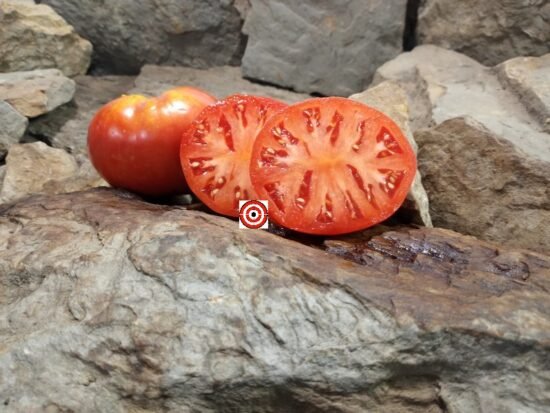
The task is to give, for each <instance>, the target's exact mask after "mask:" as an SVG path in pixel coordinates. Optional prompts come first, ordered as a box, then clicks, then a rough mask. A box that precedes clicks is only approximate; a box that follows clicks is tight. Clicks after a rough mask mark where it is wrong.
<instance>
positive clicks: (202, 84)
mask: <svg viewBox="0 0 550 413" xmlns="http://www.w3.org/2000/svg"><path fill="white" fill-rule="evenodd" d="M184 85H189V86H195V87H198V88H200V89H204V90H206V91H208V92H209V93H210V94H212V95H214V96H216V97H218V98H220V99H222V98H224V97H227V96H229V95H232V94H234V93H248V94H251V95H261V96H269V97H272V98H275V99H279V100H282V101H283V102H287V103H295V102H299V101H301V100H304V99H307V98H310V97H311V96H310V95H307V94H303V93H295V92H291V91H288V90H284V89H279V88H276V87H272V86H266V85H260V84H258V83H252V82H250V81H248V80H246V79H243V78H242V75H241V71H240V70H239V68H237V67H231V66H223V67H213V68H211V69H207V70H200V69H192V68H186V67H161V66H153V65H148V66H145V67H143V69H142V70H141V73H140V74H139V76H138V77H137V78H136V88H135V89H134V90H133V91H132V92H134V93H143V94H147V95H158V94H160V93H162V92H164V91H166V90H168V89H170V88H173V87H175V86H184Z"/></svg>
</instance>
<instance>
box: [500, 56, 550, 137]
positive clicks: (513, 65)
mask: <svg viewBox="0 0 550 413" xmlns="http://www.w3.org/2000/svg"><path fill="white" fill-rule="evenodd" d="M497 71H498V76H499V79H500V81H501V83H502V84H503V85H505V86H507V87H509V88H510V89H512V90H513V91H514V93H515V94H516V95H517V96H519V97H520V99H521V101H522V103H523V105H524V106H525V107H526V108H527V109H528V110H529V111H530V112H531V113H532V114H533V115H534V116H536V117H537V119H538V120H539V122H540V123H541V124H542V125H543V128H544V130H545V131H546V132H547V133H550V54H547V55H544V56H542V57H518V58H516V59H511V60H508V61H507V62H504V63H502V64H501V65H499V66H498V67H497Z"/></svg>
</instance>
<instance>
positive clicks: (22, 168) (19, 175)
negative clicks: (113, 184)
mask: <svg viewBox="0 0 550 413" xmlns="http://www.w3.org/2000/svg"><path fill="white" fill-rule="evenodd" d="M79 161H80V162H77V160H76V159H75V158H74V157H73V156H71V155H69V154H68V153H66V152H65V151H63V150H61V149H55V148H51V147H49V146H47V145H46V144H45V143H43V142H35V143H28V144H24V145H13V146H12V147H11V149H10V151H9V153H8V156H7V158H6V169H5V172H4V176H3V179H2V185H1V189H0V203H5V202H13V201H15V200H17V199H20V198H23V197H25V196H29V195H32V194H37V193H42V194H57V193H64V192H74V191H80V190H83V189H88V188H93V187H96V186H106V185H107V184H106V183H105V181H103V180H102V179H101V178H100V177H99V175H98V174H97V172H95V171H94V170H93V168H92V166H91V164H90V162H89V161H88V160H87V159H82V158H81V159H79ZM79 163H80V165H79Z"/></svg>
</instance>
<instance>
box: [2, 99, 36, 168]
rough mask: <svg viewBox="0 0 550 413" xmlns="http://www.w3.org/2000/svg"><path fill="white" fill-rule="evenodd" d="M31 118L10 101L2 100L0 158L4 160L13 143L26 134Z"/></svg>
mask: <svg viewBox="0 0 550 413" xmlns="http://www.w3.org/2000/svg"><path fill="white" fill-rule="evenodd" d="M28 124H29V120H28V119H27V118H26V117H25V116H23V115H21V114H20V113H19V112H18V111H17V110H15V108H14V107H13V106H12V105H10V104H9V103H8V102H4V101H3V100H0V125H1V126H0V160H3V159H4V157H5V156H6V153H7V152H8V149H9V148H10V146H11V145H13V144H15V143H17V142H19V139H21V138H22V137H23V135H24V134H25V130H26V129H27V125H28Z"/></svg>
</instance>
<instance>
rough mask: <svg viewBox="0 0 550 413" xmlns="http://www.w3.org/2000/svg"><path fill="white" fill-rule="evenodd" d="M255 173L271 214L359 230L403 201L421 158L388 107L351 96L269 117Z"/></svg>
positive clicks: (305, 226) (317, 226)
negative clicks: (385, 109) (379, 108)
mask: <svg viewBox="0 0 550 413" xmlns="http://www.w3.org/2000/svg"><path fill="white" fill-rule="evenodd" d="M250 172H251V179H252V183H253V185H254V188H255V189H256V192H257V193H258V196H259V198H260V199H267V200H268V201H269V217H270V219H273V220H274V221H275V222H276V223H278V224H279V225H281V226H284V227H286V228H290V229H293V230H296V231H300V232H304V233H308V234H326V235H336V234H343V233H349V232H354V231H358V230H361V229H364V228H368V227H370V226H372V225H374V224H377V223H379V222H381V221H383V220H385V219H386V218H388V217H389V216H390V215H392V214H393V213H394V212H395V211H396V210H397V209H398V208H399V206H400V205H401V204H402V203H403V201H404V200H405V197H406V196H407V192H408V190H409V188H410V186H411V185H412V182H413V179H414V175H415V172H416V157H415V154H414V152H413V149H412V148H411V146H410V144H409V142H408V141H407V139H406V138H405V136H404V135H403V133H402V132H401V130H400V129H399V127H398V126H397V125H396V124H395V123H394V122H393V121H392V120H391V119H390V118H389V117H387V116H386V115H384V114H383V113H381V112H379V111H377V110H375V109H373V108H371V107H369V106H366V105H363V104H361V103H359V102H355V101H352V100H349V99H345V98H319V99H310V100H307V101H304V102H302V103H298V104H296V105H292V106H289V107H287V108H286V109H284V110H282V111H281V112H279V113H278V114H276V115H275V116H273V117H271V119H269V121H268V122H267V123H266V125H265V126H264V128H263V130H262V131H261V132H260V134H259V135H258V138H257V139H256V142H255V144H254V149H253V153H252V162H251V171H250Z"/></svg>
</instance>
